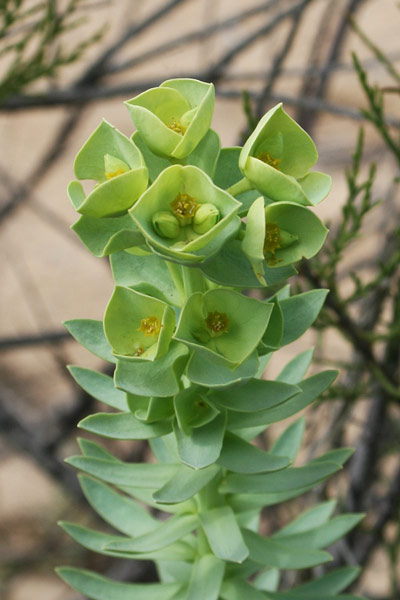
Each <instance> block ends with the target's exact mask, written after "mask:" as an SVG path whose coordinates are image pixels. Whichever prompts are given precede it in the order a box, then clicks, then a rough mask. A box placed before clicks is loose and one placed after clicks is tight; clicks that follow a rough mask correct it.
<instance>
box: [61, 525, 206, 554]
mask: <svg viewBox="0 0 400 600" xmlns="http://www.w3.org/2000/svg"><path fill="white" fill-rule="evenodd" d="M60 526H61V527H62V528H63V529H64V531H66V532H67V533H68V535H70V536H71V537H72V539H74V540H75V541H76V542H77V543H78V544H80V545H81V546H83V547H84V548H87V549H88V550H92V551H93V552H97V553H98V554H105V555H106V556H117V557H119V558H130V559H132V558H134V559H135V560H193V558H194V551H193V548H192V547H191V546H190V545H189V544H186V543H185V542H176V543H171V544H170V545H168V547H165V546H163V547H162V548H160V549H158V548H157V549H155V550H154V551H146V550H145V551H143V552H129V551H127V552H123V553H120V552H119V551H118V550H117V549H116V550H114V549H113V548H109V546H113V544H116V545H117V546H118V543H120V544H121V545H122V544H124V542H125V540H126V539H127V538H124V537H122V536H117V535H109V534H108V533H103V532H101V531H95V530H94V529H89V528H88V527H82V526H81V525H76V524H75V523H65V522H61V523H60Z"/></svg>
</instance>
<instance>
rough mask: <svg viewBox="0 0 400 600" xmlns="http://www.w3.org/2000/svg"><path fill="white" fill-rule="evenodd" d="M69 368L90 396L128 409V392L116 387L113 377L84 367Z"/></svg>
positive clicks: (124, 409) (116, 406) (115, 406)
mask: <svg viewBox="0 0 400 600" xmlns="http://www.w3.org/2000/svg"><path fill="white" fill-rule="evenodd" d="M68 370H69V372H70V373H71V375H72V377H73V378H74V379H75V381H76V383H77V384H78V385H80V386H81V388H82V389H83V390H85V392H87V393H88V394H89V395H90V396H92V397H93V398H95V399H96V400H99V401H100V402H103V403H104V404H107V405H108V406H111V407H112V408H116V409H117V410H121V411H127V410H128V403H127V400H126V394H125V392H121V390H117V389H116V388H115V387H114V381H113V379H112V377H109V376H108V375H104V373H99V372H98V371H92V370H91V369H86V368H84V367H75V366H69V367H68Z"/></svg>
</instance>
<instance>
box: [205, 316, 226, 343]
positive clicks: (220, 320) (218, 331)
mask: <svg viewBox="0 0 400 600" xmlns="http://www.w3.org/2000/svg"><path fill="white" fill-rule="evenodd" d="M205 323H206V327H207V329H208V331H209V332H210V334H211V336H212V337H218V336H220V335H222V334H223V333H227V332H228V326H229V323H230V321H229V319H228V316H227V315H226V313H221V312H218V311H214V312H209V313H208V315H207V317H206V319H205Z"/></svg>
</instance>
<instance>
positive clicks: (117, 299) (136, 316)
mask: <svg viewBox="0 0 400 600" xmlns="http://www.w3.org/2000/svg"><path fill="white" fill-rule="evenodd" d="M174 328H175V313H174V311H173V309H172V308H171V307H170V306H169V305H168V304H166V303H165V302H162V301H161V300H158V299H157V298H153V297H151V296H146V295H145V294H141V293H139V292H137V291H136V290H133V289H131V288H126V287H122V286H117V287H116V288H115V290H114V293H113V295H112V297H111V299H110V302H109V303H108V306H107V309H106V312H105V315H104V332H105V335H106V338H107V340H108V342H109V344H110V346H111V347H112V350H113V353H114V354H115V355H116V356H118V357H121V358H124V359H131V360H151V361H153V360H156V359H157V358H160V357H161V356H163V355H165V354H166V353H167V352H168V347H169V344H170V341H171V337H172V334H173V331H174Z"/></svg>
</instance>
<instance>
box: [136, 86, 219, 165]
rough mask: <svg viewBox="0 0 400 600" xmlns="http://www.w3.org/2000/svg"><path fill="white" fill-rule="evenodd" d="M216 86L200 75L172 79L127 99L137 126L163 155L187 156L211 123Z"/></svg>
mask: <svg viewBox="0 0 400 600" xmlns="http://www.w3.org/2000/svg"><path fill="white" fill-rule="evenodd" d="M214 97H215V93H214V86H213V84H212V83H205V82H204V81H197V80H196V79H170V80H168V81H164V83H162V84H161V85H160V87H158V88H151V89H150V90H147V91H146V92H143V93H142V94H140V95H139V96H136V98H132V100H128V101H127V102H125V105H126V106H127V108H128V110H129V113H130V115H131V118H132V121H133V122H134V124H135V127H136V129H137V130H138V131H139V133H140V135H141V136H142V138H143V139H144V141H145V142H146V144H147V145H148V147H149V148H150V149H151V150H152V151H153V152H154V153H155V154H158V155H160V156H170V157H173V158H177V159H182V158H186V157H187V156H189V154H190V153H191V152H193V150H194V149H195V148H196V146H197V145H198V144H199V143H200V142H201V140H202V139H203V137H204V136H205V135H206V133H207V131H208V130H209V128H210V125H211V119H212V115H213V111H214Z"/></svg>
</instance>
